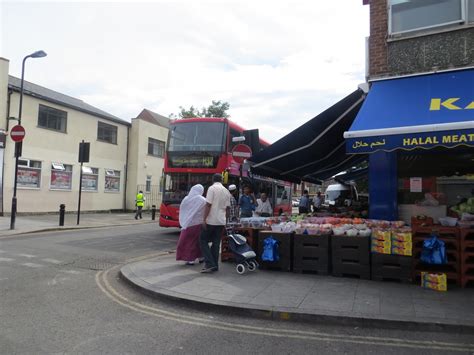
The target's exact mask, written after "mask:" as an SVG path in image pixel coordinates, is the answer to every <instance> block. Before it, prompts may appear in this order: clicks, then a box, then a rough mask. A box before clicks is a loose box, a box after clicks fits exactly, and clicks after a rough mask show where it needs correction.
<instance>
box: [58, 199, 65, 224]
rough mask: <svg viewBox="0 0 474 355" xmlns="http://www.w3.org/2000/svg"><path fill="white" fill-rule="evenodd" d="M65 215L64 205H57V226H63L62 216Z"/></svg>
mask: <svg viewBox="0 0 474 355" xmlns="http://www.w3.org/2000/svg"><path fill="white" fill-rule="evenodd" d="M65 213H66V205H65V204H63V203H61V204H60V205H59V226H61V227H62V226H64V214H65Z"/></svg>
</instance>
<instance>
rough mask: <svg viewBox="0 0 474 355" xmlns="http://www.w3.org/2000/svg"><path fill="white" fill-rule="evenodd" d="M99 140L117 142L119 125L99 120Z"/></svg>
mask: <svg viewBox="0 0 474 355" xmlns="http://www.w3.org/2000/svg"><path fill="white" fill-rule="evenodd" d="M97 140H99V141H102V142H107V143H112V144H117V126H113V125H110V124H107V123H104V122H99V123H98V126H97Z"/></svg>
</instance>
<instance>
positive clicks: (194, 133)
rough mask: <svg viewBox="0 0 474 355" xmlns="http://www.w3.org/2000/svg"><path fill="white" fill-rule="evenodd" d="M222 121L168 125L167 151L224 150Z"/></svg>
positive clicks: (224, 135) (223, 125) (218, 151)
mask: <svg viewBox="0 0 474 355" xmlns="http://www.w3.org/2000/svg"><path fill="white" fill-rule="evenodd" d="M225 128H226V125H225V123H224V122H202V121H197V122H185V123H177V124H174V125H172V126H171V127H170V136H169V145H168V151H169V152H215V153H220V152H222V151H224V145H225V137H226V134H225Z"/></svg>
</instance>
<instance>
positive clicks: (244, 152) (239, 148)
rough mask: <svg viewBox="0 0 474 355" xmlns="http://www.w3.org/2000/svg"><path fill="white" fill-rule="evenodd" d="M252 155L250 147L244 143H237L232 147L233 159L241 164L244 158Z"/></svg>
mask: <svg viewBox="0 0 474 355" xmlns="http://www.w3.org/2000/svg"><path fill="white" fill-rule="evenodd" d="M251 156H252V149H250V147H249V146H248V145H246V144H237V145H236V146H235V147H234V149H232V157H234V160H235V161H236V162H237V163H239V164H243V163H244V160H245V159H248V158H250V157H251Z"/></svg>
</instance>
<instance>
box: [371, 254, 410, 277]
mask: <svg viewBox="0 0 474 355" xmlns="http://www.w3.org/2000/svg"><path fill="white" fill-rule="evenodd" d="M412 263H413V258H412V257H411V256H402V255H388V254H378V253H372V258H371V276H372V280H377V281H385V280H391V281H400V282H406V283H408V282H411V280H412V272H411V270H412Z"/></svg>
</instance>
